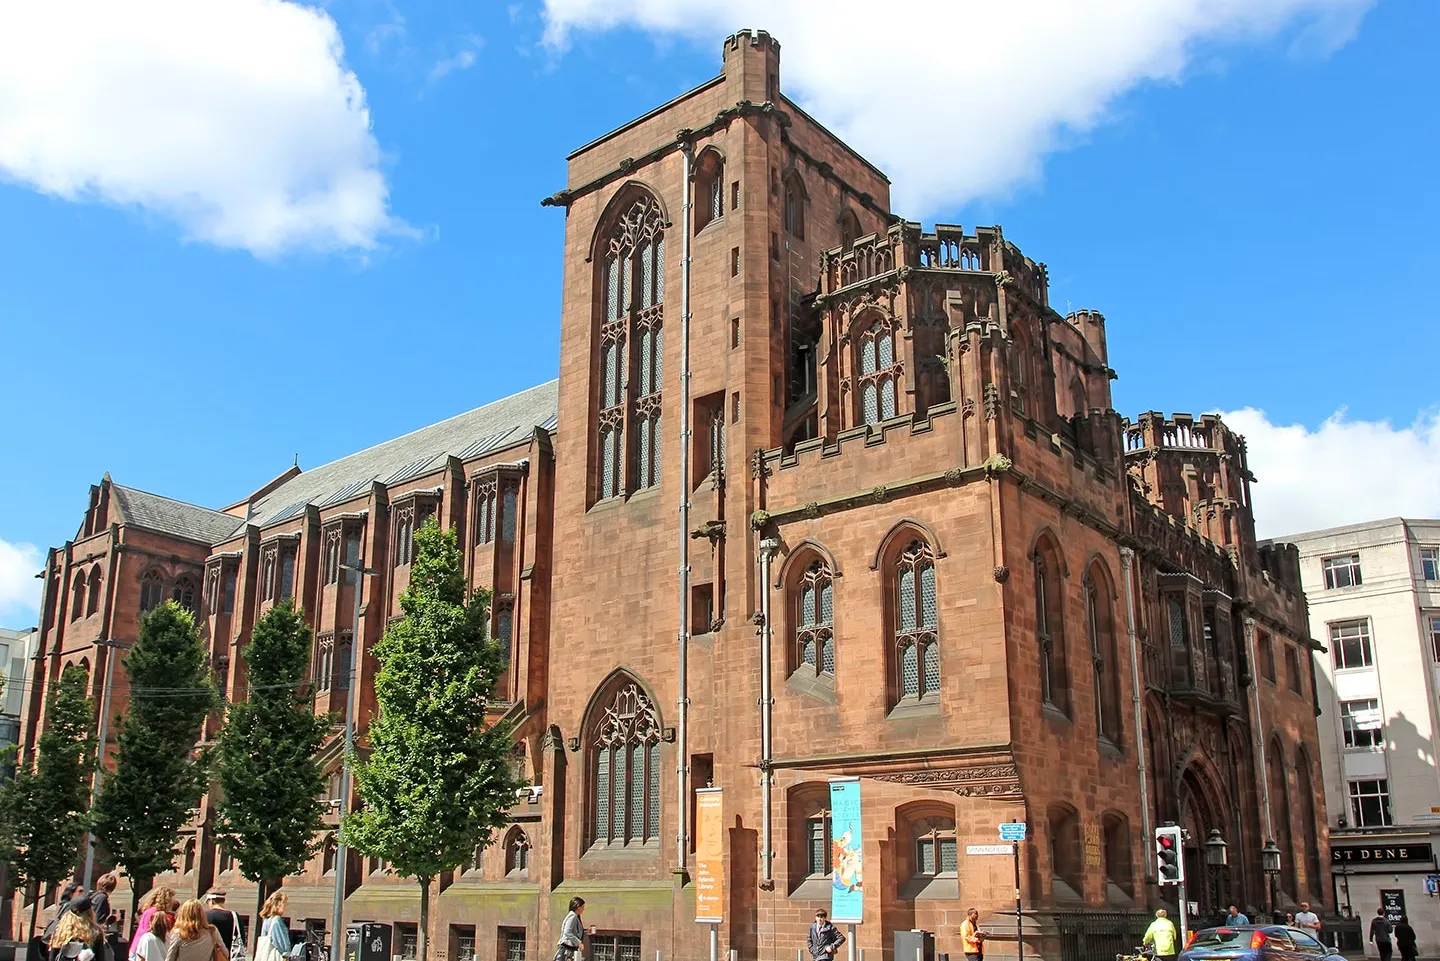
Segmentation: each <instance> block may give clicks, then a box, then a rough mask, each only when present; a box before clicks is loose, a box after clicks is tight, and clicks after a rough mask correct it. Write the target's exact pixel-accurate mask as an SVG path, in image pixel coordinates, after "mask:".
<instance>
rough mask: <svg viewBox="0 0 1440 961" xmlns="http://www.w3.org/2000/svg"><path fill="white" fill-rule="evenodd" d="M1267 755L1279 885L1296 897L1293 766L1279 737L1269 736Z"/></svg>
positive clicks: (1272, 826)
mask: <svg viewBox="0 0 1440 961" xmlns="http://www.w3.org/2000/svg"><path fill="white" fill-rule="evenodd" d="M1265 750H1266V754H1265V778H1266V782H1267V783H1268V784H1269V785H1270V821H1271V828H1272V830H1274V832H1275V838H1274V840H1275V845H1276V846H1277V847H1278V848H1280V877H1279V885H1280V890H1281V892H1282V893H1283V894H1285V895H1286V896H1289V897H1293V896H1294V895H1295V894H1297V893H1298V892H1299V889H1298V888H1297V887H1296V885H1295V837H1294V834H1293V833H1292V831H1291V827H1290V826H1291V824H1292V823H1294V822H1292V821H1291V820H1290V766H1289V764H1288V763H1286V760H1285V747H1284V744H1283V743H1282V742H1281V740H1280V736H1279V735H1278V734H1272V735H1271V736H1270V745H1269V747H1267V748H1266V749H1265Z"/></svg>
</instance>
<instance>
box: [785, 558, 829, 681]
mask: <svg viewBox="0 0 1440 961" xmlns="http://www.w3.org/2000/svg"><path fill="white" fill-rule="evenodd" d="M829 556H830V552H829V551H827V550H825V549H824V548H823V547H821V546H820V545H818V544H816V545H813V546H812V545H810V544H807V545H806V546H805V547H803V548H801V549H799V550H792V551H791V552H790V556H789V557H787V558H786V559H785V564H784V566H783V570H782V578H783V580H782V587H783V591H784V593H783V597H784V604H785V609H784V636H785V639H786V644H785V651H786V654H785V658H786V660H785V663H786V674H787V675H789V676H790V677H791V679H792V681H795V682H798V683H800V684H802V685H804V684H807V683H808V682H813V681H819V682H822V683H823V684H825V686H826V687H827V689H832V690H833V685H834V683H835V680H834V679H835V673H836V653H835V576H836V575H835V569H834V567H832V566H831V562H830V560H829Z"/></svg>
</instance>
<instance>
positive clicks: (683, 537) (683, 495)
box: [675, 140, 695, 871]
mask: <svg viewBox="0 0 1440 961" xmlns="http://www.w3.org/2000/svg"><path fill="white" fill-rule="evenodd" d="M694 151H695V145H694V144H693V143H691V142H690V141H689V140H686V141H685V142H684V143H682V144H681V145H680V155H681V157H682V158H683V161H684V167H683V176H682V177H681V180H682V181H683V182H684V185H685V186H684V190H685V194H684V197H685V201H684V203H682V204H681V205H680V238H681V239H680V570H679V574H680V630H679V632H678V633H677V635H676V638H677V641H678V643H679V647H680V670H679V678H678V681H679V687H680V697H679V702H678V705H677V706H678V707H679V711H680V721H679V724H678V725H677V726H678V728H679V738H678V740H679V742H680V744H679V747H678V751H677V753H678V754H679V757H677V758H676V760H675V783H676V797H677V798H678V799H679V806H680V830H679V832H678V833H677V834H676V837H675V864H676V866H677V867H678V868H679V870H681V871H684V870H685V868H686V866H687V864H688V861H689V855H690V792H689V783H688V782H689V780H690V754H689V751H690V728H689V720H690V675H689V668H690V664H689V652H690V206H691V203H692V200H691V183H690V176H691V168H692V164H693V161H694Z"/></svg>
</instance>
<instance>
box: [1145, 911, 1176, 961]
mask: <svg viewBox="0 0 1440 961" xmlns="http://www.w3.org/2000/svg"><path fill="white" fill-rule="evenodd" d="M1142 943H1143V944H1153V945H1155V958H1156V961H1160V959H1162V958H1173V957H1175V922H1174V921H1171V920H1170V918H1169V916H1168V915H1167V913H1166V911H1165V909H1164V908H1161V909H1160V910H1158V911H1156V912H1155V920H1154V921H1151V922H1150V927H1148V928H1146V929H1145V940H1144V941H1143V942H1142Z"/></svg>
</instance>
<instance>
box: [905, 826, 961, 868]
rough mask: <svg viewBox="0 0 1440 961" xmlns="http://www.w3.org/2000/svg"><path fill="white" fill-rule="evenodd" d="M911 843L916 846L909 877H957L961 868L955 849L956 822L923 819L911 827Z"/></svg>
mask: <svg viewBox="0 0 1440 961" xmlns="http://www.w3.org/2000/svg"><path fill="white" fill-rule="evenodd" d="M910 839H911V842H912V843H913V845H914V852H913V857H914V860H913V861H912V862H911V865H910V873H911V875H912V876H914V877H932V878H933V877H935V876H936V875H937V874H954V873H955V871H956V870H957V868H958V867H959V863H960V862H959V855H958V853H957V851H956V847H955V819H954V818H943V817H933V818H923V819H921V820H919V821H913V822H911V824H910Z"/></svg>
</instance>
